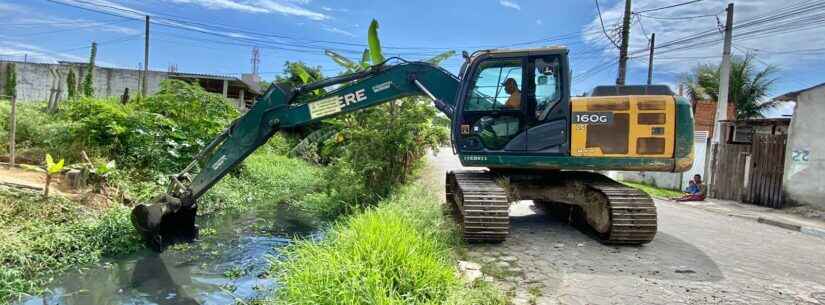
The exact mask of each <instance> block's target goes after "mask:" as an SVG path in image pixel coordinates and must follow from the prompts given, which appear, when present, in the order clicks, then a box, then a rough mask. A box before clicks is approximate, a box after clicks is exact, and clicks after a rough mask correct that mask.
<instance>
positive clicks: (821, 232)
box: [756, 217, 825, 239]
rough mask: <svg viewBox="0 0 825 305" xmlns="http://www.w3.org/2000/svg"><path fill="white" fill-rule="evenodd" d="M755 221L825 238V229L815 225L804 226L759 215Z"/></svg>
mask: <svg viewBox="0 0 825 305" xmlns="http://www.w3.org/2000/svg"><path fill="white" fill-rule="evenodd" d="M756 221H757V222H759V223H764V224H766V225H771V226H775V227H779V228H783V229H787V230H791V231H796V232H799V233H802V234H805V235H810V236H814V237H819V238H823V239H825V229H820V228H815V227H806V226H801V225H799V224H796V223H792V222H785V221H779V220H776V219H770V218H764V217H759V218H757V219H756Z"/></svg>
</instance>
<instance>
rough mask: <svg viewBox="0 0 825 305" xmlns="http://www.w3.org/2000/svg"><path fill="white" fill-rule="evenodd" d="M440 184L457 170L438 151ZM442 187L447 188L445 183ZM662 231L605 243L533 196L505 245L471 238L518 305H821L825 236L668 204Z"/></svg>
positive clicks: (517, 209)
mask: <svg viewBox="0 0 825 305" xmlns="http://www.w3.org/2000/svg"><path fill="white" fill-rule="evenodd" d="M429 161H430V162H429V164H430V171H429V175H430V177H429V178H430V179H429V180H430V181H433V182H432V184H433V185H432V187H433V191H439V192H442V193H443V173H444V172H445V171H447V170H451V169H460V168H461V165H460V164H459V163H458V159H457V158H456V157H455V156H453V155H452V153H451V152H450V151H449V150H443V151H442V152H441V153H440V154H438V155H437V156H435V157H431V158H430V160H429ZM438 188H441V189H438ZM656 207H657V210H658V214H659V217H658V218H659V232H658V233H657V235H656V238H655V239H654V240H653V242H651V243H649V244H647V245H644V246H637V247H626V246H619V247H616V246H606V245H602V244H600V243H599V242H597V241H596V240H594V239H593V237H591V236H590V235H588V234H586V233H583V232H582V231H580V230H578V229H576V228H574V227H571V226H569V225H568V224H566V223H565V222H563V221H560V220H558V219H555V218H552V217H550V216H545V215H543V213H542V211H541V210H540V209H536V208H535V207H533V206H532V203H530V202H528V201H524V202H519V203H517V204H514V205H513V206H512V207H511V210H510V215H511V222H512V233H511V236H510V238H509V239H508V240H507V241H505V242H503V243H501V244H471V245H468V251H467V253H468V254H467V256H468V259H469V260H471V261H474V262H478V263H482V264H483V265H485V266H486V267H485V270H495V271H494V272H488V273H494V274H493V275H494V276H496V278H497V280H496V282H497V283H498V284H499V285H500V286H501V287H502V288H503V289H505V290H506V291H508V294H510V295H511V296H512V297H513V302H514V303H515V304H823V305H825V239H820V238H817V237H813V236H809V235H804V234H800V233H799V232H793V231H789V230H785V229H781V228H777V227H773V226H769V225H765V224H760V223H757V222H755V221H751V220H747V219H742V218H736V217H730V216H725V215H722V214H717V213H713V212H709V211H705V210H702V209H698V208H695V207H690V206H684V205H680V204H677V203H675V202H671V201H660V200H657V201H656Z"/></svg>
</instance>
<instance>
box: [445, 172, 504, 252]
mask: <svg viewBox="0 0 825 305" xmlns="http://www.w3.org/2000/svg"><path fill="white" fill-rule="evenodd" d="M446 182H447V183H446V193H447V202H448V203H450V204H451V205H452V207H453V213H454V215H455V217H456V222H458V224H459V227H460V230H461V234H462V236H463V238H464V240H466V241H468V242H479V241H486V242H502V241H504V240H505V239H506V238H507V235H509V234H510V216H509V215H510V213H509V209H510V201H509V198H508V196H507V192H505V191H504V189H503V188H501V187H500V186H499V185H498V184H497V183H496V181H495V176H493V175H492V174H490V173H488V172H486V171H453V172H449V173H447V181H446Z"/></svg>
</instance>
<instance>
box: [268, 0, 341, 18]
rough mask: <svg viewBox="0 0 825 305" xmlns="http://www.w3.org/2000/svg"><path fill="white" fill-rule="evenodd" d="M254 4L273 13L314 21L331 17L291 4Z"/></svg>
mask: <svg viewBox="0 0 825 305" xmlns="http://www.w3.org/2000/svg"><path fill="white" fill-rule="evenodd" d="M254 2H255V4H256V5H257V6H260V7H263V8H265V9H267V10H269V11H270V12H273V13H275V12H277V13H281V14H285V15H293V16H298V17H306V18H309V19H312V20H326V19H330V16H328V15H326V14H323V13H319V12H315V11H311V10H308V9H305V8H302V7H299V6H295V5H293V4H289V3H282V2H278V1H274V0H256V1H254Z"/></svg>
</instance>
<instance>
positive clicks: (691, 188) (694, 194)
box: [671, 174, 707, 201]
mask: <svg viewBox="0 0 825 305" xmlns="http://www.w3.org/2000/svg"><path fill="white" fill-rule="evenodd" d="M685 192H686V193H685V195H684V196H682V197H679V198H671V199H673V200H676V201H704V200H705V195H707V187H705V185H704V184H703V183H702V176H701V175H699V174H696V175H694V176H693V180H691V181H690V185H688V187H687V189H685Z"/></svg>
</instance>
